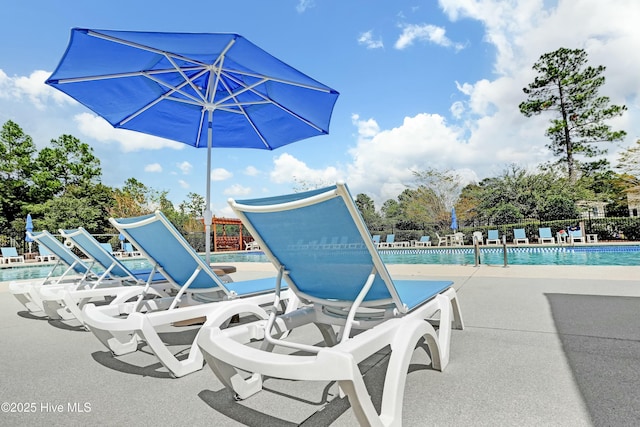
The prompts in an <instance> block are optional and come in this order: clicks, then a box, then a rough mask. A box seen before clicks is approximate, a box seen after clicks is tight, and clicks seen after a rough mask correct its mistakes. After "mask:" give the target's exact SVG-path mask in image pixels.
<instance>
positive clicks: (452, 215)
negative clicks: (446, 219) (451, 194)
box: [451, 208, 458, 231]
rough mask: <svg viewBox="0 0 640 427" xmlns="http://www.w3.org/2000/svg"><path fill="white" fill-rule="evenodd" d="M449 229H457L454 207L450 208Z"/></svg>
mask: <svg viewBox="0 0 640 427" xmlns="http://www.w3.org/2000/svg"><path fill="white" fill-rule="evenodd" d="M451 229H452V230H454V231H455V230H457V229H458V218H457V217H456V208H451Z"/></svg>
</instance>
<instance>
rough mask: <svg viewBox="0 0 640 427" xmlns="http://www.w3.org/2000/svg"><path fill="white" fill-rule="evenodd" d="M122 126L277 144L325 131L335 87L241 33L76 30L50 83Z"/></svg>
mask: <svg viewBox="0 0 640 427" xmlns="http://www.w3.org/2000/svg"><path fill="white" fill-rule="evenodd" d="M46 83H47V84H49V85H51V86H53V87H55V88H56V89H59V90H61V91H63V92H65V93H67V94H68V95H70V96H71V97H73V98H74V99H76V100H77V101H79V102H80V103H81V104H84V105H85V106H86V107H88V108H90V109H91V110H93V111H94V112H95V113H97V114H99V115H100V116H102V117H103V118H105V119H106V120H107V121H108V122H109V123H110V124H111V125H112V126H114V127H116V128H123V129H130V130H134V131H138V132H143V133H147V134H150V135H156V136H159V137H163V138H168V139H172V140H175V141H179V142H182V143H185V144H188V145H191V146H193V147H196V148H200V147H203V148H207V179H206V186H207V190H206V195H205V196H206V197H205V199H206V200H205V211H204V212H203V215H204V219H205V225H206V237H207V238H206V252H207V262H208V261H209V252H210V234H211V217H212V214H211V206H210V205H211V203H210V200H211V195H210V192H211V191H210V185H211V179H210V173H211V148H212V147H239V148H256V149H263V150H273V149H275V148H278V147H281V146H284V145H287V144H290V143H292V142H295V141H299V140H301V139H305V138H309V137H312V136H316V135H324V134H327V133H329V121H330V119H331V113H332V111H333V106H334V104H335V102H336V100H337V98H338V92H336V91H335V90H333V89H331V88H329V87H328V86H325V85H323V84H322V83H319V82H318V81H316V80H314V79H312V78H311V77H308V76H307V75H305V74H303V73H301V72H300V71H298V70H296V69H294V68H292V67H291V66H289V65H287V64H285V63H284V62H282V61H280V60H278V59H276V58H275V57H273V56H271V55H270V54H269V53H267V52H265V51H264V50H262V49H260V48H259V47H258V46H256V45H254V44H253V43H251V42H250V41H248V40H247V39H245V38H244V37H242V36H240V35H237V34H194V33H155V32H134V31H111V30H89V29H79V28H76V29H73V30H72V31H71V40H70V42H69V46H68V47H67V50H66V52H65V54H64V57H63V58H62V60H61V61H60V64H59V65H58V67H57V68H56V70H55V71H54V73H53V74H52V75H51V77H50V78H49V79H48V80H47V82H46Z"/></svg>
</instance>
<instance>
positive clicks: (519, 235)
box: [513, 228, 527, 239]
mask: <svg viewBox="0 0 640 427" xmlns="http://www.w3.org/2000/svg"><path fill="white" fill-rule="evenodd" d="M513 237H514V238H516V239H526V238H527V235H526V234H525V233H524V228H514V229H513Z"/></svg>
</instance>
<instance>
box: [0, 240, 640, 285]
mask: <svg viewBox="0 0 640 427" xmlns="http://www.w3.org/2000/svg"><path fill="white" fill-rule="evenodd" d="M380 256H381V257H382V259H383V261H384V262H386V263H389V264H453V265H468V264H471V265H473V264H475V263H474V251H473V248H425V249H422V248H421V249H410V248H409V249H390V250H381V251H380ZM122 262H123V263H124V264H125V265H127V267H129V268H130V269H138V268H149V267H150V265H149V263H148V262H147V261H145V260H144V259H140V258H137V259H125V260H122ZM211 262H213V263H224V262H268V261H267V258H266V257H265V255H264V253H262V252H260V251H249V252H225V253H213V254H211ZM507 262H508V264H509V265H619V266H640V245H626V246H609V245H598V246H539V247H535V246H521V247H508V248H507ZM480 263H481V264H487V265H503V263H504V254H503V251H502V247H491V248H487V247H484V248H480ZM52 267H53V265H51V264H40V265H33V264H31V265H26V266H24V265H22V266H11V267H7V268H0V282H6V281H11V280H22V279H38V278H43V277H46V275H47V274H48V273H49V271H50V270H51V268H52ZM63 271H64V270H63V268H62V267H58V268H57V269H56V273H55V274H56V275H60V274H62V272H63Z"/></svg>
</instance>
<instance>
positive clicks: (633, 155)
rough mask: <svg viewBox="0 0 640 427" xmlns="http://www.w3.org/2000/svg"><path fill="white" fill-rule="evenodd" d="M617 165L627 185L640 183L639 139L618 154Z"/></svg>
mask: <svg viewBox="0 0 640 427" xmlns="http://www.w3.org/2000/svg"><path fill="white" fill-rule="evenodd" d="M617 167H618V169H619V170H621V171H622V173H623V174H624V176H625V177H626V180H627V181H628V183H629V186H638V185H640V139H639V140H637V141H636V143H635V144H634V145H633V146H631V147H629V148H627V149H626V150H625V151H623V152H622V153H621V154H620V158H619V159H618V166H617Z"/></svg>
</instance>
